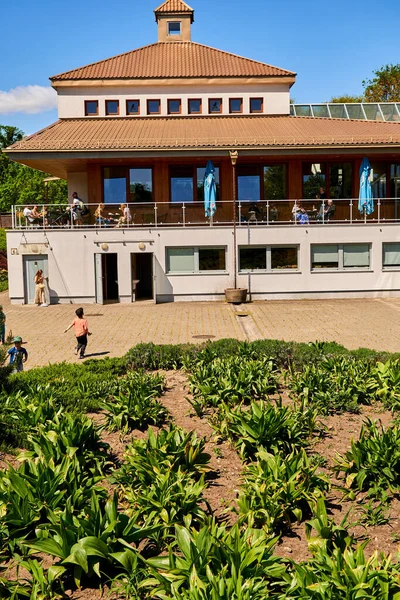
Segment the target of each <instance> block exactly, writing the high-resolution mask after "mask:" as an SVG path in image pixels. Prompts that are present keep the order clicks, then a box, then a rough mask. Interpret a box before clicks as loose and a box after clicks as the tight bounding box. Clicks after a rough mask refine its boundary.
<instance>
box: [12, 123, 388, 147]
mask: <svg viewBox="0 0 400 600" xmlns="http://www.w3.org/2000/svg"><path fill="white" fill-rule="evenodd" d="M371 145H373V146H379V145H390V146H396V147H397V148H400V124H398V123H381V122H375V121H347V120H340V119H313V118H308V117H290V116H280V117H279V116H278V117H268V116H226V117H225V116H221V117H212V116H205V117H169V118H167V117H135V118H132V117H131V118H124V117H119V118H118V117H117V118H86V119H83V118H82V119H63V120H61V121H58V122H57V123H54V124H53V125H50V127H47V128H46V129H44V130H42V131H39V132H38V133H36V134H34V135H32V136H30V137H27V138H25V139H23V140H21V141H20V142H17V143H16V144H14V145H13V146H12V147H11V150H12V151H15V152H25V151H27V152H35V151H63V150H65V151H73V150H76V151H79V150H88V151H90V150H96V151H98V150H141V149H143V150H154V151H157V150H166V149H168V150H185V149H195V150H201V149H211V150H217V149H229V148H232V147H236V148H249V149H251V148H254V149H257V148H264V149H268V148H307V147H309V148H313V147H318V148H319V147H355V146H356V147H359V146H371Z"/></svg>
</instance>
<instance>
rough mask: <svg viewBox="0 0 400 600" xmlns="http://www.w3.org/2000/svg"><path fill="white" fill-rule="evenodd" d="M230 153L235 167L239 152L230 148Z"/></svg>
mask: <svg viewBox="0 0 400 600" xmlns="http://www.w3.org/2000/svg"><path fill="white" fill-rule="evenodd" d="M229 155H230V157H231V162H232V166H233V167H234V166H235V165H236V163H237V160H238V156H239V152H238V151H237V150H229Z"/></svg>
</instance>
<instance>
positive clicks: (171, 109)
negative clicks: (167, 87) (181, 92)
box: [168, 99, 182, 115]
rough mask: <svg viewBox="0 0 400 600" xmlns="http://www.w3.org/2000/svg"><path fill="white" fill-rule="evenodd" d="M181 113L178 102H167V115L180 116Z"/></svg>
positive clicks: (179, 102)
mask: <svg viewBox="0 0 400 600" xmlns="http://www.w3.org/2000/svg"><path fill="white" fill-rule="evenodd" d="M181 112H182V102H181V101H180V100H175V99H173V100H168V114H169V115H180V114H181Z"/></svg>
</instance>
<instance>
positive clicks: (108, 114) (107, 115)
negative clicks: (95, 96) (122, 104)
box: [105, 100, 120, 117]
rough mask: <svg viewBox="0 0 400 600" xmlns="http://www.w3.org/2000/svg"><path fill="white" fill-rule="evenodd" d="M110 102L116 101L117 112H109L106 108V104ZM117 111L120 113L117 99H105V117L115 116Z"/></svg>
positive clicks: (117, 113)
mask: <svg viewBox="0 0 400 600" xmlns="http://www.w3.org/2000/svg"><path fill="white" fill-rule="evenodd" d="M110 102H116V103H117V112H109V110H108V104H109V103H110ZM119 113H120V109H119V100H106V101H105V114H106V117H115V116H116V115H119Z"/></svg>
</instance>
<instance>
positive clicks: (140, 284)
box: [132, 252, 154, 300]
mask: <svg viewBox="0 0 400 600" xmlns="http://www.w3.org/2000/svg"><path fill="white" fill-rule="evenodd" d="M132 289H133V299H135V300H152V299H153V297H154V296H153V253H151V252H147V253H144V252H141V253H138V252H135V254H132Z"/></svg>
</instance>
